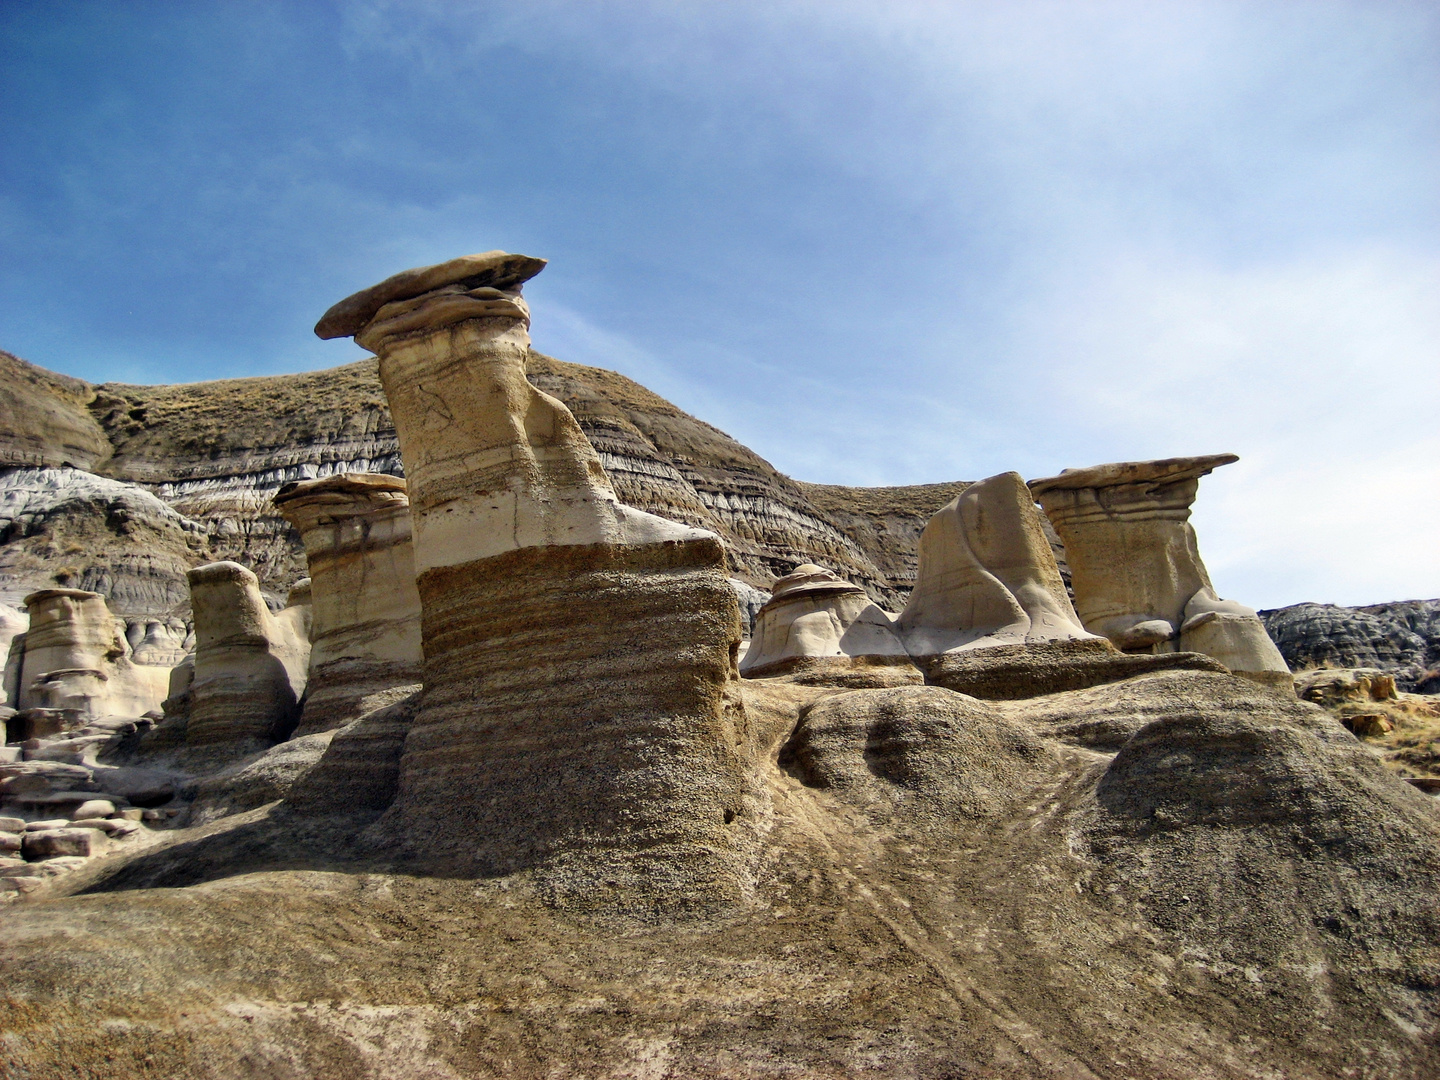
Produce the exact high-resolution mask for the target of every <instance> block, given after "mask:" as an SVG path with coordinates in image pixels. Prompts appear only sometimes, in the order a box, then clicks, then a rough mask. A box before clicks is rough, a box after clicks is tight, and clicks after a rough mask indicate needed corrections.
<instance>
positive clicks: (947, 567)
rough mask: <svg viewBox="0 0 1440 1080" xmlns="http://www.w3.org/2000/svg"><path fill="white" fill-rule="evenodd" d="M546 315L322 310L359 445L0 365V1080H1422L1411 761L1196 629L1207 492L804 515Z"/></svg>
mask: <svg viewBox="0 0 1440 1080" xmlns="http://www.w3.org/2000/svg"><path fill="white" fill-rule="evenodd" d="M543 266H544V263H543V261H542V260H538V259H533V258H530V257H527V256H523V255H512V254H509V253H504V252H489V253H485V254H483V255H475V256H463V257H461V258H459V259H456V260H452V261H451V262H449V263H445V264H440V265H438V266H434V267H425V268H418V269H416V270H411V271H405V272H403V273H401V274H398V275H396V276H395V277H393V278H390V279H387V280H386V281H385V282H382V283H380V284H379V285H377V286H374V287H372V288H370V289H367V290H364V291H362V292H360V293H357V294H355V295H354V296H352V297H349V298H347V299H346V300H344V301H342V302H341V303H339V304H337V305H336V306H335V307H334V308H332V309H331V311H330V312H327V313H326V315H325V317H324V318H323V319H322V320H321V323H320V324H319V326H318V327H317V332H319V333H322V334H323V336H331V337H333V336H341V335H352V336H355V337H356V339H357V341H359V342H360V343H361V344H362V345H364V346H365V347H366V348H369V349H371V350H372V351H374V352H375V353H376V354H377V357H378V358H379V359H378V372H379V374H380V375H381V376H383V385H384V390H382V389H381V382H380V381H379V380H378V379H377V362H366V363H361V364H354V365H349V366H347V367H344V368H339V369H335V370H333V371H328V372H315V373H309V374H305V375H298V376H287V377H280V378H272V379H246V380H234V381H229V382H224V383H202V384H194V385H189V386H173V387H133V386H118V385H113V384H107V385H102V386H90V385H88V384H85V383H82V382H79V381H77V380H73V379H68V378H66V377H63V376H58V375H53V374H51V373H49V372H45V371H42V370H40V369H38V368H35V367H33V366H30V365H28V364H25V363H23V362H21V361H19V360H16V359H15V358H13V357H8V356H6V357H0V371H3V377H4V380H5V389H6V392H4V393H3V394H0V453H3V454H4V455H5V456H4V457H3V459H0V460H3V464H4V468H5V471H4V472H3V473H0V484H3V485H5V486H4V487H3V489H0V491H3V505H4V506H5V508H6V514H7V522H8V523H7V524H6V525H5V532H4V534H3V536H0V574H3V575H4V576H3V578H0V584H3V587H4V588H5V589H6V590H7V592H6V596H7V597H15V596H16V595H17V594H19V593H23V592H28V591H29V590H31V589H38V590H42V591H40V592H39V593H38V594H36V595H33V596H32V597H31V598H30V600H29V602H28V605H27V606H28V613H29V617H30V621H29V628H28V630H27V631H26V632H25V634H24V635H23V637H19V638H17V639H16V640H17V642H18V645H16V646H14V647H12V650H11V655H12V662H11V664H10V665H8V667H7V673H6V694H7V696H8V697H9V698H10V700H12V701H13V702H14V705H15V707H16V709H7V710H6V713H7V714H8V715H7V735H8V743H7V745H6V746H5V747H4V748H3V754H0V901H4V903H5V906H4V908H3V911H0V971H3V973H4V974H3V979H0V996H3V999H4V1000H3V1002H0V1029H3V1030H0V1075H5V1076H15V1077H23V1078H25V1080H49V1078H52V1077H53V1078H58V1077H96V1078H99V1077H106V1078H112V1077H113V1078H126V1080H128V1078H140V1077H144V1078H167V1080H168V1078H176V1080H179V1078H186V1080H189V1078H200V1077H203V1078H217V1080H218V1078H232V1077H241V1078H251V1077H254V1078H290V1077H294V1078H300V1077H320V1078H332V1077H335V1078H339V1077H344V1078H346V1080H349V1078H376V1080H381V1078H386V1080H388V1078H394V1080H410V1078H416V1080H419V1078H426V1080H430V1078H462V1077H463V1078H469V1077H501V1076H503V1077H537V1078H538V1077H558V1076H564V1077H587V1078H595V1080H600V1078H620V1077H633V1078H639V1077H649V1078H664V1077H675V1078H679V1077H685V1078H689V1077H713V1078H722V1077H723V1078H746V1077H777V1078H778V1077H825V1078H832V1077H869V1076H882V1077H897V1078H898V1077H924V1078H935V1080H940V1078H955V1077H1016V1078H1020V1077H1025V1078H1029V1077H1035V1078H1042V1077H1043V1078H1049V1077H1066V1078H1086V1080H1088V1078H1097V1077H1136V1078H1149V1077H1164V1078H1175V1080H1180V1078H1191V1077H1217V1078H1218V1077H1226V1078H1228V1077H1235V1078H1240V1077H1244V1078H1254V1080H1260V1078H1266V1080H1270V1078H1275V1077H1287V1078H1289V1077H1307V1078H1308V1077H1313V1078H1320V1077H1335V1076H1346V1077H1358V1078H1366V1080H1380V1078H1391V1077H1401V1078H1413V1080H1420V1078H1425V1077H1433V1076H1435V1075H1437V1073H1440V911H1437V908H1436V905H1435V902H1434V901H1435V895H1436V891H1437V889H1440V811H1437V806H1436V799H1435V798H1434V796H1433V795H1432V794H1430V792H1431V791H1432V790H1433V789H1434V788H1436V787H1440V777H1436V776H1432V775H1430V774H1428V773H1422V775H1418V776H1410V777H1409V779H1408V780H1406V779H1401V775H1404V773H1403V771H1402V769H1401V768H1399V767H1397V766H1396V762H1395V761H1389V760H1382V755H1380V754H1377V753H1376V752H1375V751H1374V749H1373V748H1372V747H1369V746H1367V745H1366V744H1365V743H1363V742H1362V741H1360V739H1358V738H1357V737H1356V735H1355V734H1353V733H1352V731H1360V730H1362V729H1364V727H1365V725H1367V724H1370V725H1376V726H1383V725H1385V724H1391V723H1392V721H1393V722H1394V724H1399V725H1404V724H1406V723H1410V722H1411V721H1415V724H1416V725H1418V726H1416V727H1412V728H1411V729H1407V730H1420V729H1421V728H1424V725H1425V724H1433V723H1434V722H1435V721H1436V720H1440V713H1437V712H1435V711H1434V710H1431V709H1430V707H1429V705H1428V703H1427V701H1426V700H1422V699H1421V697H1420V696H1419V695H1411V694H1400V693H1397V691H1396V687H1395V680H1394V678H1392V677H1390V676H1387V675H1384V674H1383V673H1381V672H1379V671H1366V672H1354V671H1334V670H1327V671H1321V672H1313V673H1310V674H1309V675H1307V676H1304V677H1303V678H1302V680H1301V683H1300V684H1298V685H1300V686H1301V688H1302V691H1303V694H1304V696H1305V698H1307V699H1302V697H1301V696H1297V693H1296V688H1297V683H1296V681H1295V680H1294V679H1292V676H1291V673H1290V672H1289V671H1287V670H1286V664H1285V660H1284V659H1283V658H1282V656H1281V654H1280V652H1279V651H1278V650H1277V648H1276V646H1275V644H1274V643H1273V642H1272V640H1271V637H1270V636H1268V635H1267V632H1266V629H1265V626H1264V624H1263V623H1262V622H1261V620H1260V618H1259V617H1257V615H1256V613H1255V612H1253V611H1251V610H1249V609H1247V608H1245V607H1244V606H1243V605H1241V604H1237V603H1234V602H1233V601H1230V600H1226V599H1223V598H1221V597H1219V596H1217V595H1216V594H1215V591H1214V589H1213V587H1212V586H1211V583H1210V581H1209V578H1208V574H1207V573H1206V571H1205V568H1204V565H1203V561H1202V560H1201V558H1200V555H1199V551H1198V548H1197V545H1196V539H1195V535H1194V532H1193V530H1192V529H1191V528H1190V526H1189V524H1188V515H1189V507H1190V505H1191V502H1192V501H1193V500H1194V498H1195V497H1196V494H1197V490H1198V485H1199V482H1200V479H1201V478H1202V477H1203V476H1205V475H1207V474H1208V473H1209V472H1210V471H1211V470H1212V469H1213V468H1215V467H1218V466H1219V465H1223V464H1225V463H1227V462H1229V461H1232V460H1234V458H1233V455H1223V454H1220V455H1213V456H1211V457H1207V458H1176V459H1167V460H1163V461H1154V462H1140V463H1133V462H1132V463H1120V464H1113V465H1104V466H1097V467H1094V468H1090V469H1082V470H1079V471H1077V472H1074V473H1068V474H1063V475H1061V476H1056V477H1051V478H1048V479H1046V480H1042V481H1032V482H1030V483H1029V484H1027V483H1026V481H1025V480H1024V479H1023V478H1021V477H1020V476H1019V475H1018V474H1015V473H1002V474H1000V475H998V476H994V477H990V478H988V479H986V480H983V481H980V482H978V483H974V484H970V485H966V484H954V485H939V486H931V487H922V488H897V489H864V490H857V489H849V488H843V487H833V486H820V485H806V484H800V483H798V482H795V481H793V480H790V479H788V478H786V477H784V476H782V475H780V474H778V473H777V472H776V471H775V470H774V469H773V468H771V467H770V466H769V465H768V464H766V463H765V462H764V461H763V460H761V459H760V458H758V457H757V456H756V455H754V454H753V453H752V452H750V451H749V450H747V449H745V448H744V447H743V446H740V445H739V444H737V443H735V442H734V441H733V440H731V439H729V438H728V437H726V436H725V435H723V434H722V433H720V432H718V431H716V430H715V429H713V428H711V427H709V426H708V425H705V424H704V423H702V422H700V421H698V420H696V419H694V418H693V417H690V416H687V415H686V414H685V413H683V412H681V411H680V410H678V409H676V408H674V407H673V406H672V405H670V404H669V403H667V402H665V401H663V400H662V399H660V398H658V397H656V396H655V395H653V394H651V393H649V392H648V391H646V390H644V388H642V387H639V386H637V385H636V384H634V383H632V382H630V381H629V380H626V379H623V378H622V377H620V376H618V375H614V374H613V373H609V372H603V371H597V370H594V369H589V368H582V367H577V366H574V365H569V364H564V363H561V362H559V361H555V360H551V359H549V358H547V357H543V356H540V355H538V354H535V353H533V352H531V351H529V350H528V341H529V339H528V307H527V306H526V303H525V301H524V298H523V297H522V295H521V285H522V283H523V282H524V281H525V280H527V279H528V278H529V277H532V276H533V275H534V274H536V273H538V272H539V271H540V270H541V269H542V268H543ZM542 390H543V391H548V392H549V393H550V394H551V395H553V397H546V396H545V395H544V394H542V393H540V392H539V391H542ZM557 399H558V400H557ZM397 426H398V427H399V430H400V433H401V437H402V438H403V441H404V444H405V452H404V465H405V468H404V472H405V474H406V476H405V479H404V481H403V482H402V481H401V480H399V479H398V478H397V477H396V475H395V474H397V473H399V472H400V471H401V462H400V453H399V450H398V445H399V441H398V440H397V435H396V427H397ZM617 496H618V497H617ZM956 496H958V497H956ZM1037 499H1038V501H1039V502H1040V504H1041V505H1042V506H1043V507H1044V514H1043V515H1042V513H1041V510H1040V509H1039V508H1037V505H1036V502H1037ZM1102 506H1103V508H1104V509H1103V512H1101V511H1100V510H1098V509H1097V508H1098V507H1102ZM1049 523H1053V525H1054V528H1050V527H1049ZM693 526H700V527H702V528H703V529H704V530H708V531H701V529H697V528H694V527H693ZM1056 530H1059V534H1060V535H1063V536H1064V539H1065V541H1066V544H1067V545H1068V562H1069V567H1068V571H1067V572H1062V564H1061V561H1060V560H1059V559H1058V558H1057V553H1058V546H1059V541H1058V536H1057V533H1056ZM217 560H220V561H217ZM202 563H203V564H206V565H203V566H202V565H199V564H202ZM241 564H244V565H241ZM797 564H799V565H797ZM816 564H818V565H816ZM247 567H249V569H247ZM302 577H306V578H307V581H306V582H303V583H302V582H301V581H300V579H301V578H302ZM727 579H728V581H727ZM737 579H738V587H736V585H737ZM57 586H68V587H57ZM755 587H764V588H765V589H766V590H767V591H766V593H764V594H757V596H758V598H759V599H764V600H765V603H764V605H763V607H762V606H758V604H757V605H756V606H757V607H758V611H753V610H752V611H751V612H750V617H749V618H748V619H746V618H745V617H744V613H743V611H742V606H741V604H737V596H738V597H740V598H741V600H742V602H743V601H744V599H745V597H746V596H747V593H746V590H747V589H753V588H755ZM262 589H263V590H264V593H263V594H262ZM877 601H878V602H881V603H883V604H884V605H885V606H887V607H888V608H889V609H890V611H886V610H883V609H882V607H881V606H880V603H877ZM10 602H13V600H12V601H10ZM893 611H899V616H898V617H896V616H895V615H893V614H891V612H893ZM112 612H114V613H116V615H118V625H117V619H116V618H115V617H114V616H112ZM1417 617H1418V616H1417ZM172 623H173V624H174V625H173V626H172ZM747 624H748V625H747ZM747 630H748V631H752V634H751V636H750V641H749V643H748V650H747V647H746V644H745V643H744V642H743V641H742V633H744V632H745V631H747ZM1330 637H1331V638H1332V639H1333V638H1334V637H1336V635H1333V634H1332V635H1330ZM1336 655H1337V656H1338V655H1339V654H1338V653H1336ZM1407 655H1408V654H1407ZM1426 655H1427V656H1428V654H1426ZM1377 656H1378V653H1377ZM162 682H163V686H162V685H161V683H162ZM147 695H148V697H147ZM161 697H163V703H162V702H161V701H160V699H161ZM1317 702H1318V703H1317ZM152 704H153V705H158V708H152V707H148V706H149V705H152ZM1322 705H1324V706H1326V707H1325V708H1322V707H1321V706H1322ZM16 710H18V711H16ZM1377 710H1378V711H1377ZM1387 717H1388V718H1389V719H1387ZM1422 717H1423V718H1424V723H1421V722H1420V720H1419V718H1422ZM1342 720H1344V723H1343V724H1342V722H1341V721H1342ZM1347 725H1348V727H1349V728H1350V730H1347ZM1392 727H1393V725H1392ZM1386 730H1387V731H1389V730H1392V729H1391V728H1386ZM1394 730H1397V731H1398V730H1399V728H1398V727H1395V728H1394ZM1427 730H1428V729H1427ZM1395 752H1396V753H1397V754H1398V753H1400V752H1401V751H1400V750H1399V749H1397V750H1396V751H1395ZM1427 760H1428V759H1427ZM1406 761H1409V759H1406ZM1387 765H1388V766H1389V767H1387ZM1410 765H1413V766H1414V767H1416V768H1422V767H1423V768H1428V766H1424V765H1422V763H1420V762H1419V759H1416V760H1415V761H1413V762H1410ZM1406 767H1409V766H1408V765H1407V766H1406ZM1397 773H1399V774H1400V775H1397ZM1430 781H1434V782H1433V783H1432V782H1430Z"/></svg>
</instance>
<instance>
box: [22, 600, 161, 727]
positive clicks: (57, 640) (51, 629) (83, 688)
mask: <svg viewBox="0 0 1440 1080" xmlns="http://www.w3.org/2000/svg"><path fill="white" fill-rule="evenodd" d="M25 609H26V612H27V614H28V615H29V627H28V629H27V630H26V631H25V633H24V635H23V636H22V637H20V638H19V639H18V645H19V648H17V649H15V650H13V651H14V653H15V662H14V670H13V674H12V676H11V678H12V679H13V687H12V689H13V692H14V698H13V701H12V704H13V707H14V708H16V709H18V710H21V712H22V713H24V712H31V713H34V714H35V715H33V716H31V718H30V722H29V723H27V724H26V725H24V726H25V729H26V732H27V734H22V736H21V737H22V738H28V737H33V736H34V735H35V734H39V733H43V734H49V733H51V732H52V731H58V730H62V729H63V728H65V727H68V726H72V725H73V724H74V723H76V722H79V721H82V720H84V719H89V718H92V717H104V716H121V717H138V716H142V715H144V714H145V713H148V712H152V711H155V710H158V709H159V707H160V702H161V701H163V700H164V698H165V693H166V687H167V686H168V684H169V677H170V671H169V668H168V667H158V666H153V665H148V664H137V663H135V662H134V660H132V659H131V656H130V647H129V644H128V643H127V642H126V640H125V637H124V634H123V632H122V631H123V626H124V624H123V623H118V625H117V620H116V618H115V616H114V615H112V614H111V612H110V608H109V606H108V605H107V604H106V603H105V598H104V597H103V596H101V595H100V594H99V593H92V592H85V591H83V590H80V589H46V590H43V591H41V592H37V593H32V594H31V595H29V596H27V597H26V598H25Z"/></svg>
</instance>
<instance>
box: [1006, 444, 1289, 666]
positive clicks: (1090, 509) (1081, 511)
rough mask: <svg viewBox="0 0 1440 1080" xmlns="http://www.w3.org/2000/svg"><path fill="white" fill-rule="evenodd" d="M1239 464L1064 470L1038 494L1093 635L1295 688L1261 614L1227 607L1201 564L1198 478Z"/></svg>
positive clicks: (1187, 462)
mask: <svg viewBox="0 0 1440 1080" xmlns="http://www.w3.org/2000/svg"><path fill="white" fill-rule="evenodd" d="M1238 460H1239V458H1237V457H1236V456H1235V455H1234V454H1211V455H1208V456H1205V457H1185V458H1166V459H1163V460H1159V461H1127V462H1118V463H1115V464H1109V465H1096V466H1093V467H1091V468H1087V469H1066V470H1065V471H1064V472H1062V473H1061V474H1060V475H1059V476H1052V477H1048V478H1046V479H1043V480H1032V481H1031V482H1030V491H1031V493H1032V494H1033V495H1034V496H1035V498H1036V499H1037V500H1039V502H1040V505H1041V506H1043V507H1044V508H1045V513H1046V515H1047V516H1048V517H1049V518H1050V521H1051V523H1052V524H1054V526H1055V531H1056V532H1058V533H1059V534H1060V538H1061V539H1062V540H1063V541H1064V542H1065V553H1066V558H1067V559H1068V561H1069V563H1070V572H1071V581H1072V584H1073V586H1074V589H1075V607H1076V610H1077V611H1078V612H1079V614H1080V617H1081V619H1082V620H1083V621H1084V623H1085V626H1086V628H1087V629H1089V630H1091V631H1092V632H1094V633H1097V634H1103V635H1105V636H1106V637H1108V638H1109V639H1110V640H1111V641H1113V642H1114V643H1115V644H1116V645H1118V646H1120V648H1122V649H1126V650H1129V651H1139V650H1144V651H1150V650H1153V651H1155V652H1174V651H1177V650H1179V651H1183V652H1199V653H1204V654H1206V655H1208V656H1212V657H1214V658H1215V659H1217V660H1219V661H1220V662H1221V663H1222V664H1224V665H1225V666H1226V667H1228V668H1229V669H1230V670H1231V671H1233V672H1234V673H1235V674H1237V675H1244V676H1246V677H1248V678H1250V679H1253V680H1254V681H1256V682H1261V683H1265V684H1270V685H1275V686H1277V687H1282V688H1284V687H1289V686H1290V685H1291V683H1290V671H1289V668H1287V667H1286V665H1285V661H1284V659H1283V658H1282V657H1281V656H1280V651H1279V650H1278V649H1276V647H1275V644H1274V642H1272V641H1271V640H1270V637H1269V635H1268V634H1266V632H1265V626H1264V624H1263V623H1261V622H1260V620H1259V618H1258V617H1257V616H1256V614H1255V612H1254V611H1253V610H1252V609H1250V608H1247V607H1245V606H1244V605H1243V604H1237V603H1235V602H1234V601H1232V600H1221V599H1220V598H1219V597H1218V596H1216V594H1215V589H1214V586H1212V585H1211V583H1210V575H1209V573H1208V572H1207V571H1206V569H1205V564H1204V563H1203V562H1202V561H1201V559H1200V551H1199V548H1198V546H1197V544H1196V541H1195V529H1194V528H1193V527H1192V526H1191V524H1190V507H1191V505H1192V504H1193V503H1194V501H1195V495H1196V492H1197V491H1198V489H1199V485H1200V478H1201V477H1202V476H1205V475H1207V474H1209V473H1210V472H1212V471H1213V470H1214V469H1216V468H1218V467H1220V466H1222V465H1229V464H1231V463H1232V462H1235V461H1238Z"/></svg>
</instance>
